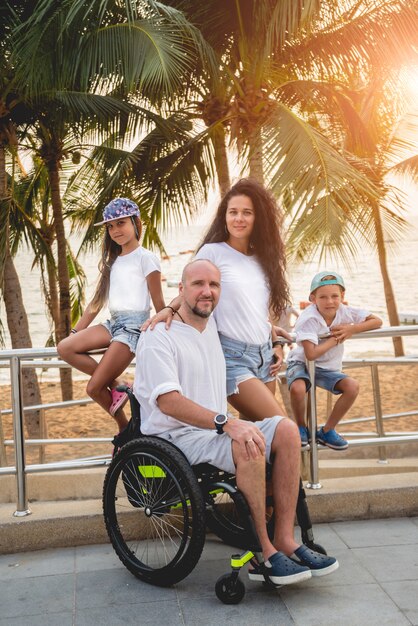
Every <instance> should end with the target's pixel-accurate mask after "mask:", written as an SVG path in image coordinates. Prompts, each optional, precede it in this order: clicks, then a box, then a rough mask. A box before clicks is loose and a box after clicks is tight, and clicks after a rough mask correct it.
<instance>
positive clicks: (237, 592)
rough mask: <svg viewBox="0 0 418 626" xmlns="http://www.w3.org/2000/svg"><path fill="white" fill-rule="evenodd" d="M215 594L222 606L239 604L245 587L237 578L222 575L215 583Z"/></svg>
mask: <svg viewBox="0 0 418 626" xmlns="http://www.w3.org/2000/svg"><path fill="white" fill-rule="evenodd" d="M215 593H216V595H217V597H218V598H219V600H220V601H221V602H223V603H224V604H239V603H240V602H241V600H242V599H243V597H244V596H245V585H244V583H243V582H242V580H240V579H239V578H235V579H234V578H233V577H232V576H231V574H224V575H223V576H221V577H220V578H218V580H217V581H216V585H215Z"/></svg>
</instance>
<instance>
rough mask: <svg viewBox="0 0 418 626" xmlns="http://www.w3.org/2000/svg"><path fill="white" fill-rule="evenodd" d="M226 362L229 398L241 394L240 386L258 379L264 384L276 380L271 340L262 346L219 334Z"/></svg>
mask: <svg viewBox="0 0 418 626" xmlns="http://www.w3.org/2000/svg"><path fill="white" fill-rule="evenodd" d="M219 339H220V341H221V345H222V350H223V353H224V356H225V361H226V393H227V395H228V396H230V395H232V394H234V393H239V389H238V385H240V384H241V383H243V382H245V381H246V380H249V379H250V378H258V379H259V380H261V381H262V382H263V383H269V382H271V381H272V380H274V376H272V375H271V374H270V366H271V364H272V362H273V348H272V345H271V340H269V341H267V343H263V344H261V345H256V344H253V343H245V342H243V341H238V340H237V339H230V338H229V337H225V335H222V334H221V333H219Z"/></svg>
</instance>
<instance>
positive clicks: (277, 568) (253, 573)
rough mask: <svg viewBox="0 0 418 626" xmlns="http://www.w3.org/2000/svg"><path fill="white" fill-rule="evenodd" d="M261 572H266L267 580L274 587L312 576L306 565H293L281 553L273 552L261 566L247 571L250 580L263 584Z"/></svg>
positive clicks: (290, 560)
mask: <svg viewBox="0 0 418 626" xmlns="http://www.w3.org/2000/svg"><path fill="white" fill-rule="evenodd" d="M251 563H253V562H251ZM263 570H264V571H266V570H267V574H268V577H269V579H270V580H271V582H272V583H274V584H275V585H291V584H293V583H300V582H302V581H303V580H308V579H309V578H311V576H312V570H311V568H310V567H309V566H308V565H301V564H299V563H295V561H293V560H292V559H290V558H289V557H288V556H286V555H285V554H283V552H275V553H274V554H272V555H271V557H270V558H269V560H268V561H265V563H264V566H263V565H255V567H254V569H250V570H249V571H248V577H249V579H250V580H256V581H258V582H260V583H262V582H264V580H265V579H264V575H263Z"/></svg>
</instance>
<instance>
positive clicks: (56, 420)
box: [0, 363, 418, 465]
mask: <svg viewBox="0 0 418 626" xmlns="http://www.w3.org/2000/svg"><path fill="white" fill-rule="evenodd" d="M417 366H418V363H417ZM417 366H415V365H397V366H396V367H393V366H389V365H384V366H380V367H379V379H380V390H381V402H382V410H383V413H384V414H385V415H387V414H392V413H400V412H406V411H413V410H415V411H416V410H418V385H417V374H418V367H417ZM345 371H346V372H347V373H348V374H349V375H350V376H353V377H354V378H356V379H357V380H358V381H359V383H360V395H359V397H358V399H357V401H356V403H355V405H354V406H353V408H352V409H351V411H350V413H349V415H348V416H347V418H348V419H350V418H356V417H368V416H372V415H374V412H375V411H374V404H373V394H372V387H371V375H370V368H369V367H364V368H354V369H352V370H348V369H347V370H345ZM124 378H126V379H127V380H132V374H131V373H130V374H127V375H126V377H125V376H124ZM40 385H41V393H42V401H43V403H49V402H57V401H59V400H60V387H59V383H58V382H41V383H40ZM85 386H86V381H83V380H76V381H74V398H77V399H79V398H86V397H87V396H86V393H85ZM0 392H1V395H0V409H1V410H4V409H7V408H9V407H10V406H11V399H10V387H8V386H2V387H1V388H0ZM278 397H279V398H280V395H279V396H278ZM317 399H318V423H322V422H323V421H324V416H325V414H326V393H325V392H323V391H322V390H318V392H317ZM45 415H46V422H47V429H48V436H49V438H69V437H73V438H81V437H113V436H114V434H115V432H116V428H115V422H114V420H113V419H112V418H111V417H110V416H109V415H107V414H106V413H105V412H104V411H103V410H102V409H101V408H100V407H99V406H97V405H96V404H94V403H92V404H88V405H86V406H79V407H77V406H76V407H70V408H65V409H49V410H47V411H45ZM1 419H2V424H3V431H4V436H5V438H6V439H12V438H13V428H12V417H11V415H2V416H1ZM339 430H341V431H344V432H347V431H349V430H351V431H356V432H359V431H360V432H366V431H374V430H375V425H374V421H373V422H366V423H360V424H353V425H347V426H344V427H340V429H339ZM411 430H415V431H417V430H418V415H415V416H412V417H411V416H410V417H403V418H396V419H389V420H387V421H386V420H385V431H386V433H388V432H391V431H402V432H407V431H411ZM110 451H111V446H110V444H98V443H95V444H74V445H69V444H58V445H49V446H46V448H45V461H47V462H51V461H58V460H63V459H68V458H80V457H85V456H91V455H102V454H108V453H109V452H110ZM7 461H8V464H9V465H12V464H14V459H13V448H12V447H8V448H7ZM38 461H39V450H38V448H37V447H28V448H27V452H26V462H27V463H28V464H30V463H37V462H38Z"/></svg>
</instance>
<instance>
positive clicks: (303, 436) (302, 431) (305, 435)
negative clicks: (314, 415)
mask: <svg viewBox="0 0 418 626" xmlns="http://www.w3.org/2000/svg"><path fill="white" fill-rule="evenodd" d="M299 435H300V443H301V446H302V450H303V449H304V448H307V447H308V445H309V439H310V436H309V430H308V429H307V428H306V426H299Z"/></svg>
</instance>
